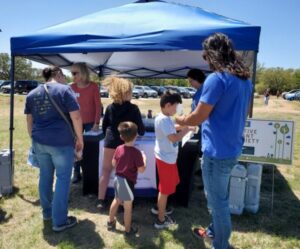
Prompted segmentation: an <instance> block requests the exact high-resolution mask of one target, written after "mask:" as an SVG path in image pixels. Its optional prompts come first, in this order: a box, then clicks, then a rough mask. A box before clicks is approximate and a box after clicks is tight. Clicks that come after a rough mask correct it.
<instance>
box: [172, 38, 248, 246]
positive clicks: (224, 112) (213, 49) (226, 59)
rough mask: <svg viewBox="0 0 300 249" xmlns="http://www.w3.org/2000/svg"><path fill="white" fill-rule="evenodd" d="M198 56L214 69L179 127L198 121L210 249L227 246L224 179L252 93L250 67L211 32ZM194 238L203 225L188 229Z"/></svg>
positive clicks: (226, 182) (233, 161) (237, 146)
mask: <svg viewBox="0 0 300 249" xmlns="http://www.w3.org/2000/svg"><path fill="white" fill-rule="evenodd" d="M203 49H204V51H203V59H204V60H205V61H207V63H208V64H209V67H210V69H211V70H212V71H213V73H211V74H210V75H209V76H208V77H207V78H206V80H205V82H204V85H203V91H202V95H201V97H200V102H199V104H198V105H197V107H196V109H195V110H194V111H193V112H192V113H190V114H189V115H187V116H180V117H177V118H176V122H177V123H178V124H179V125H199V124H201V123H202V152H203V157H202V158H203V160H202V178H203V183H204V190H205V193H206V198H207V206H208V209H209V211H210V212H211V215H212V224H211V225H210V226H209V228H210V232H211V234H210V237H211V238H212V249H230V248H231V246H230V245H229V238H230V234H231V217H230V210H229V179H230V174H231V170H232V168H233V167H234V165H235V164H236V163H237V159H238V157H239V156H240V154H241V151H242V146H243V143H244V137H243V132H244V127H245V123H246V118H247V115H248V111H249V106H250V100H251V96H252V89H253V86H252V83H251V82H250V81H249V80H248V79H249V77H250V71H249V68H247V67H246V66H245V65H244V63H243V62H242V60H241V58H240V57H239V55H238V54H237V53H236V52H235V51H234V48H233V45H232V42H231V41H230V40H229V38H228V37H227V36H226V35H224V34H222V33H216V34H213V35H211V36H209V37H208V38H207V39H205V41H204V42H203ZM193 234H194V235H195V236H197V237H198V238H201V239H202V238H205V237H208V235H207V231H206V230H205V229H203V228H195V229H193Z"/></svg>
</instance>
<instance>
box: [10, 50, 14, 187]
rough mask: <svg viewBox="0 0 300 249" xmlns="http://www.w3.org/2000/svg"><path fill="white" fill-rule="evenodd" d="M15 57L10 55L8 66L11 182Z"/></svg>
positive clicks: (12, 172)
mask: <svg viewBox="0 0 300 249" xmlns="http://www.w3.org/2000/svg"><path fill="white" fill-rule="evenodd" d="M14 81H15V57H14V56H13V55H11V64H10V85H11V89H10V119H9V152H10V167H11V178H12V179H11V180H12V181H11V182H13V174H14V162H13V132H14V93H15V84H14Z"/></svg>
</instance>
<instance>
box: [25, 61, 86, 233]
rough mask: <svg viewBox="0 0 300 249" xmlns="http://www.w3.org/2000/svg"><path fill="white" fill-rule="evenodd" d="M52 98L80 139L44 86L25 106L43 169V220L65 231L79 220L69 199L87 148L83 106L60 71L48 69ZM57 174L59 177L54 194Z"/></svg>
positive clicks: (55, 228) (44, 72)
mask: <svg viewBox="0 0 300 249" xmlns="http://www.w3.org/2000/svg"><path fill="white" fill-rule="evenodd" d="M43 76H44V78H45V80H46V83H45V84H46V86H47V88H48V91H49V95H50V96H51V97H52V99H53V100H54V101H55V102H56V104H57V105H58V106H59V108H60V109H61V111H62V112H63V113H64V114H65V115H66V116H67V117H68V116H69V117H70V122H71V123H72V125H73V128H74V132H75V134H76V137H77V140H76V143H74V137H73V134H72V131H71V129H70V126H69V125H68V124H67V122H66V121H65V120H64V119H63V118H62V116H61V115H60V113H59V112H58V111H57V109H56V108H55V107H54V105H53V104H52V102H51V101H50V99H49V97H48V95H47V93H46V90H45V88H44V85H40V86H38V87H37V88H35V89H34V90H32V91H31V92H30V93H29V94H28V96H27V98H26V104H25V114H26V115H27V129H28V133H29V136H30V137H31V138H32V147H33V150H34V152H35V153H36V157H37V160H38V163H39V168H40V179H39V194H40V202H41V206H42V210H43V219H44V220H51V219H52V229H53V230H54V231H55V232H60V231H63V230H65V229H67V228H70V227H73V226H74V225H76V223H77V220H76V218H75V217H73V216H68V198H69V189H70V181H71V173H72V167H73V163H74V147H75V150H76V152H79V151H82V149H83V137H82V121H81V116H80V112H79V105H78V103H77V101H76V97H75V94H74V92H73V91H72V89H71V88H70V87H69V86H68V85H65V84H64V82H65V80H64V76H63V73H62V71H61V69H60V68H58V67H48V68H45V69H44V70H43ZM54 172H55V175H56V182H55V190H54V193H53V190H52V187H53V180H54Z"/></svg>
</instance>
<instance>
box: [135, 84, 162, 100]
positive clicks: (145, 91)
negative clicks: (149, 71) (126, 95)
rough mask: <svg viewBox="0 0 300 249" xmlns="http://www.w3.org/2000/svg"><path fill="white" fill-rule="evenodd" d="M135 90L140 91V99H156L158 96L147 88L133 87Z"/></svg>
mask: <svg viewBox="0 0 300 249" xmlns="http://www.w3.org/2000/svg"><path fill="white" fill-rule="evenodd" d="M134 88H135V89H137V90H140V91H141V95H140V96H141V97H144V98H148V97H153V98H156V97H157V96H158V93H157V92H156V91H155V90H153V89H151V88H150V87H149V86H134Z"/></svg>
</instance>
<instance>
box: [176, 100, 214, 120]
mask: <svg viewBox="0 0 300 249" xmlns="http://www.w3.org/2000/svg"><path fill="white" fill-rule="evenodd" d="M212 110H213V105H209V104H206V103H203V102H200V103H199V104H198V105H197V107H196V109H195V110H194V111H193V112H192V113H190V114H188V115H184V116H179V117H176V118H175V121H176V123H177V124H179V125H192V126H196V125H199V124H202V123H203V122H204V121H205V120H206V119H207V118H208V116H209V114H210V113H211V111H212Z"/></svg>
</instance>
